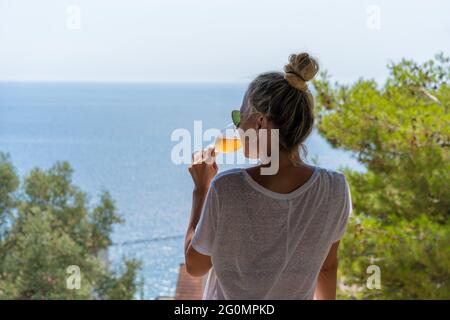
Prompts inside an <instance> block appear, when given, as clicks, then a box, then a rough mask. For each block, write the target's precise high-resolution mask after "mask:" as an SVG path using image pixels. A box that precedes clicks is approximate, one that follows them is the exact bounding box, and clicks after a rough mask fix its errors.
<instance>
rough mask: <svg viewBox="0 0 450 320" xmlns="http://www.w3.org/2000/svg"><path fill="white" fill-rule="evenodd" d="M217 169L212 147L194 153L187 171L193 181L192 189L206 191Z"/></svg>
mask: <svg viewBox="0 0 450 320" xmlns="http://www.w3.org/2000/svg"><path fill="white" fill-rule="evenodd" d="M217 171H218V167H217V164H216V160H215V151H214V147H209V148H207V149H205V150H202V151H199V152H197V153H195V154H194V155H193V159H192V164H191V165H190V166H189V173H190V174H191V176H192V180H193V181H194V189H195V190H198V191H203V192H206V191H207V190H208V188H209V185H210V184H211V180H212V179H213V178H214V176H215V175H216V174H217Z"/></svg>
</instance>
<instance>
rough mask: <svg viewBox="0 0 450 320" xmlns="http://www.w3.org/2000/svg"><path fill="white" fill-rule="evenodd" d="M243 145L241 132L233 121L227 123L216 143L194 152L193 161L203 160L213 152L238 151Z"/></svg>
mask: <svg viewBox="0 0 450 320" xmlns="http://www.w3.org/2000/svg"><path fill="white" fill-rule="evenodd" d="M241 147H242V143H241V139H240V137H239V132H238V131H237V129H236V126H235V125H234V124H233V123H230V124H228V125H226V126H225V127H224V128H223V129H222V130H220V134H219V135H218V136H217V137H216V139H215V141H214V143H212V144H210V145H209V146H207V147H206V148H205V149H204V150H200V151H196V152H194V153H193V154H192V162H193V163H197V162H203V161H205V160H206V159H208V158H210V157H211V152H212V151H213V150H214V151H215V153H216V154H217V153H218V152H222V153H230V152H236V151H237V150H239V149H240V148H241Z"/></svg>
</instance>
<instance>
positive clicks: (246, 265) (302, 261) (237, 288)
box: [191, 167, 351, 299]
mask: <svg viewBox="0 0 450 320" xmlns="http://www.w3.org/2000/svg"><path fill="white" fill-rule="evenodd" d="M350 212H351V198H350V191H349V187H348V184H347V181H346V179H345V176H344V175H343V174H341V173H338V172H335V171H332V170H327V169H324V168H320V167H313V172H312V174H311V175H310V177H309V179H307V180H306V182H305V183H303V184H302V185H301V186H300V187H299V188H297V189H295V190H293V191H291V192H289V193H278V192H274V191H272V190H269V189H267V188H265V187H263V186H262V185H260V184H259V183H257V182H256V181H255V180H254V179H253V178H252V176H251V175H250V174H249V172H247V171H246V170H245V169H232V170H228V171H225V172H223V173H221V174H219V175H217V176H216V177H215V178H214V180H213V181H212V183H211V187H210V189H209V192H208V195H207V199H206V201H205V206H204V211H203V213H202V216H201V220H200V221H199V224H198V225H197V228H196V232H195V234H194V237H193V239H192V242H191V245H192V246H193V248H194V249H195V250H197V251H198V252H199V253H202V254H205V255H209V256H211V261H212V264H213V267H212V268H211V271H210V273H209V276H208V281H207V285H206V288H205V293H204V298H205V299H312V298H313V296H314V290H315V286H316V279H317V276H318V274H319V271H320V268H321V266H322V264H323V262H324V260H325V258H326V257H327V254H328V252H329V250H330V247H331V245H332V244H333V243H334V242H336V241H338V240H339V239H340V238H341V237H342V235H343V233H344V230H345V225H346V222H347V219H348V216H349V214H350Z"/></svg>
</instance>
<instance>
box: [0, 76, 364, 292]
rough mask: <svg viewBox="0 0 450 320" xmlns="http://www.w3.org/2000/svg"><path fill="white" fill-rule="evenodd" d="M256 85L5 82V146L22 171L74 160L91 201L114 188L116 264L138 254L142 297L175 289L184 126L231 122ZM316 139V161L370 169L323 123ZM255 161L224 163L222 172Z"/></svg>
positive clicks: (188, 183) (0, 101) (187, 194)
mask: <svg viewBox="0 0 450 320" xmlns="http://www.w3.org/2000/svg"><path fill="white" fill-rule="evenodd" d="M246 86H247V85H246V84H245V83H236V84H230V83H227V84H218V83H210V84H205V83H95V82H90V83H83V82H80V83H75V82H1V83H0V152H5V153H8V154H9V156H10V159H11V161H12V162H13V164H14V166H15V170H16V172H17V174H18V175H19V176H20V177H22V178H23V177H25V176H26V175H27V174H28V173H29V172H30V170H31V169H33V168H35V167H39V168H42V169H48V168H50V167H51V166H52V165H53V164H54V163H55V162H57V161H68V162H69V163H70V165H71V166H72V168H73V170H74V172H73V183H74V184H75V185H77V186H78V187H79V188H80V189H82V190H83V191H86V192H87V193H88V194H89V195H90V201H91V204H95V203H96V202H97V201H98V200H99V195H100V194H101V192H102V191H105V190H106V191H109V192H110V194H111V196H112V197H113V199H114V200H115V202H116V206H117V209H118V213H119V214H120V215H121V216H122V217H123V218H124V220H125V222H124V223H123V224H120V225H116V226H115V227H114V231H113V234H112V240H113V245H112V246H111V247H110V248H109V251H108V257H109V260H110V261H111V267H112V268H115V269H117V270H120V262H121V261H122V259H123V258H137V259H139V260H141V261H142V269H141V271H140V273H139V279H142V280H143V283H144V286H143V290H142V295H141V294H139V296H137V298H144V299H155V298H157V297H160V296H173V295H174V294H175V288H176V282H177V277H178V269H179V265H180V263H183V260H184V256H183V245H184V233H185V231H186V227H187V223H188V219H189V215H190V209H191V198H192V188H193V183H192V179H191V177H190V175H189V173H188V170H187V168H188V164H187V163H179V162H180V161H176V160H175V159H174V152H173V150H174V148H175V146H177V145H178V144H179V143H180V139H179V140H177V139H174V137H175V138H176V137H177V135H176V134H175V135H174V132H188V133H192V137H191V138H192V140H194V129H195V128H194V127H195V123H197V124H198V123H201V126H202V130H206V129H208V128H217V129H221V128H224V127H225V126H226V125H227V124H229V123H230V122H231V118H230V113H231V110H233V109H239V108H240V105H241V102H242V97H243V95H244V93H245V90H246ZM180 130H181V131H180ZM200 143H201V144H202V145H203V146H205V145H207V144H209V143H210V142H208V141H205V142H204V143H203V142H202V141H201V142H200ZM306 145H307V148H308V158H307V161H308V162H309V163H314V164H315V165H319V166H321V167H324V168H329V169H332V170H336V171H340V170H342V168H344V167H349V168H352V169H354V170H359V171H363V170H364V168H363V166H362V165H361V164H360V163H358V161H357V160H356V158H355V156H354V155H353V154H351V153H349V152H346V151H343V150H338V149H334V148H333V147H331V145H330V144H329V143H327V141H326V140H325V139H324V138H322V137H321V136H320V134H319V133H318V132H317V130H315V129H314V131H313V133H312V134H311V136H310V137H309V138H308V140H307V142H306ZM195 146H196V142H192V143H191V149H192V150H191V151H195ZM197 147H198V143H197ZM191 151H189V152H191ZM238 153H239V152H238ZM238 157H241V158H243V156H242V154H241V155H239V154H238ZM250 165H252V164H251V163H240V164H220V165H219V172H221V171H223V170H227V169H230V168H233V167H236V166H250Z"/></svg>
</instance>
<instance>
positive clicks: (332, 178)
mask: <svg viewBox="0 0 450 320" xmlns="http://www.w3.org/2000/svg"><path fill="white" fill-rule="evenodd" d="M318 170H319V176H320V177H321V182H322V183H321V184H322V185H326V186H329V187H330V188H331V189H332V190H334V191H335V192H337V193H341V192H342V191H344V190H345V189H346V188H347V184H348V182H347V178H346V177H345V174H344V173H342V172H340V171H336V170H333V169H329V168H322V167H318Z"/></svg>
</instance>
